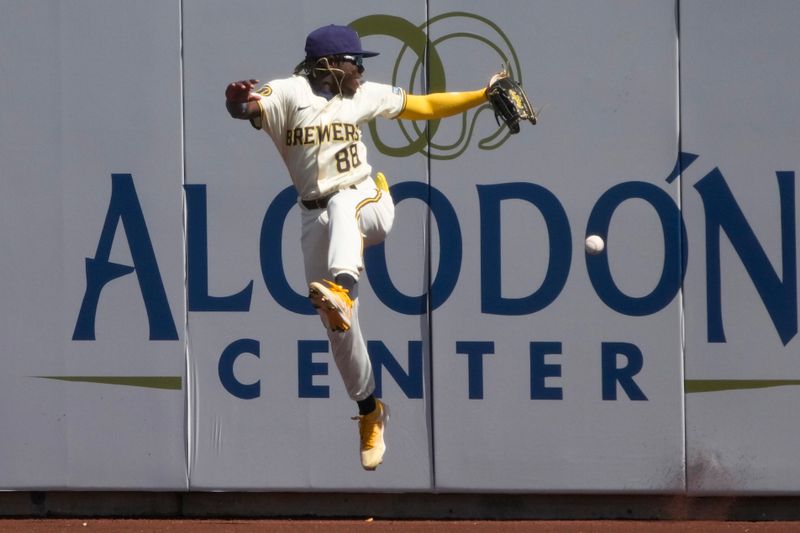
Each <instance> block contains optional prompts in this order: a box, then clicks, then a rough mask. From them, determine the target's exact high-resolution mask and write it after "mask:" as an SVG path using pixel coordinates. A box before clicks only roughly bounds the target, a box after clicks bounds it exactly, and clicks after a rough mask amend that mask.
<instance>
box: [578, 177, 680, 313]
mask: <svg viewBox="0 0 800 533" xmlns="http://www.w3.org/2000/svg"><path fill="white" fill-rule="evenodd" d="M632 198H639V199H641V200H644V201H646V202H647V203H649V204H650V205H652V206H653V208H654V209H655V210H656V214H657V215H658V218H659V220H660V221H661V229H662V232H663V236H664V264H663V266H662V269H661V278H660V279H659V281H658V284H657V285H656V287H655V288H654V289H653V290H652V291H651V292H650V294H647V295H645V296H641V297H638V298H636V297H633V296H628V295H627V294H624V293H623V292H622V291H621V290H619V288H618V287H617V284H616V283H615V282H614V280H613V278H612V277H611V269H610V268H609V264H608V253H603V254H598V255H588V254H587V255H586V268H587V270H588V272H589V279H590V280H591V282H592V286H593V287H594V290H595V292H596V293H597V295H598V296H599V297H600V299H601V300H602V301H603V303H605V304H606V305H607V306H608V307H610V308H611V309H613V310H615V311H617V312H619V313H622V314H624V315H630V316H644V315H651V314H653V313H656V312H657V311H659V310H661V309H663V308H664V307H666V306H667V304H669V303H670V302H671V301H672V300H673V298H675V295H677V294H678V291H679V290H680V288H681V282H682V280H683V273H684V272H685V270H686V262H687V260H688V253H687V252H686V250H687V248H686V246H687V244H686V243H687V238H686V227H685V226H684V224H683V220H682V218H681V214H680V210H679V209H678V206H676V205H675V202H674V201H673V200H672V198H670V196H669V194H667V193H666V192H665V191H663V190H661V189H659V188H658V187H656V186H655V185H652V184H650V183H645V182H641V181H630V182H626V183H620V184H619V185H615V186H614V187H612V188H611V189H609V190H608V191H606V193H605V194H603V195H602V196H601V197H600V199H599V200H598V201H597V203H596V204H595V206H594V209H592V213H591V215H590V216H589V220H588V222H587V224H586V234H587V235H608V227H609V225H610V223H611V217H612V215H613V214H614V211H615V210H616V209H617V207H619V205H620V204H621V203H622V202H624V201H626V200H629V199H632Z"/></svg>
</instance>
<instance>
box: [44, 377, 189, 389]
mask: <svg viewBox="0 0 800 533" xmlns="http://www.w3.org/2000/svg"><path fill="white" fill-rule="evenodd" d="M33 377H35V378H39V379H52V380H55V381H69V382H73V383H99V384H104V385H122V386H126V387H142V388H146V389H166V390H181V388H182V386H183V385H182V383H183V378H182V377H181V376H33Z"/></svg>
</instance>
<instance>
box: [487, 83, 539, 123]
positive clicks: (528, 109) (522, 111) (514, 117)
mask: <svg viewBox="0 0 800 533" xmlns="http://www.w3.org/2000/svg"><path fill="white" fill-rule="evenodd" d="M486 96H487V97H488V98H489V103H491V104H492V108H493V109H494V118H495V120H497V123H498V124H500V119H503V122H505V124H506V126H508V129H509V130H510V131H511V133H519V122H520V120H529V121H530V123H531V124H536V121H537V119H538V115H537V113H536V110H535V109H534V108H533V106H532V105H531V102H530V100H528V96H527V95H526V94H525V91H523V90H522V86H521V85H520V84H519V83H518V82H517V81H515V80H514V79H513V78H511V76H509V74H508V72H506V71H505V70H503V71H502V72H499V73H497V74H495V75H494V76H492V79H491V80H489V87H488V88H487V89H486Z"/></svg>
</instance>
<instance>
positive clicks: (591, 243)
mask: <svg viewBox="0 0 800 533" xmlns="http://www.w3.org/2000/svg"><path fill="white" fill-rule="evenodd" d="M584 245H585V246H586V253H587V254H589V255H597V254H599V253H600V252H602V251H603V248H605V247H606V243H604V242H603V239H602V237H600V236H599V235H589V236H588V237H586V242H585V243H584Z"/></svg>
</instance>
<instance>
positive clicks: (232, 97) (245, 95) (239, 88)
mask: <svg viewBox="0 0 800 533" xmlns="http://www.w3.org/2000/svg"><path fill="white" fill-rule="evenodd" d="M257 83H258V80H242V81H234V82H232V83H229V84H228V87H227V88H226V89H225V99H226V100H228V102H232V103H234V104H244V103H245V102H255V101H256V100H261V95H260V94H258V93H254V92H252V90H253V87H255V86H256V84H257Z"/></svg>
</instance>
